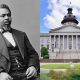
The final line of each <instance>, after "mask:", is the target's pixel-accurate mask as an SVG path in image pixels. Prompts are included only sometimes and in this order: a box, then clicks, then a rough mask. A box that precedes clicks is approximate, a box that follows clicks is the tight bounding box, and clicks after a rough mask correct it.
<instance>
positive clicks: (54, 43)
mask: <svg viewBox="0 0 80 80" xmlns="http://www.w3.org/2000/svg"><path fill="white" fill-rule="evenodd" d="M55 37H56V36H55V35H54V49H55Z"/></svg>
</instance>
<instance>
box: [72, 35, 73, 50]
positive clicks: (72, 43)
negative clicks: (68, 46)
mask: <svg viewBox="0 0 80 80" xmlns="http://www.w3.org/2000/svg"><path fill="white" fill-rule="evenodd" d="M72 49H73V35H72Z"/></svg>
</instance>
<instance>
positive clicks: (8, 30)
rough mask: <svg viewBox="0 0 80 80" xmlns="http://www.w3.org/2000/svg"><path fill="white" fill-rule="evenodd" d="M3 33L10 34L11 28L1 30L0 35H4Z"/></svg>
mask: <svg viewBox="0 0 80 80" xmlns="http://www.w3.org/2000/svg"><path fill="white" fill-rule="evenodd" d="M5 32H10V33H11V32H12V29H11V28H9V29H7V30H4V29H1V33H5Z"/></svg>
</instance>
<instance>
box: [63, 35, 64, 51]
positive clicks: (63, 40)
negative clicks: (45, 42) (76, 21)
mask: <svg viewBox="0 0 80 80" xmlns="http://www.w3.org/2000/svg"><path fill="white" fill-rule="evenodd" d="M63 50H64V35H63Z"/></svg>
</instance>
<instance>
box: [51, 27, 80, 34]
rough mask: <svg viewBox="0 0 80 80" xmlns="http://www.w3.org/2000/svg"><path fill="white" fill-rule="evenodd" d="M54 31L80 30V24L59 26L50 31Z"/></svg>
mask: <svg viewBox="0 0 80 80" xmlns="http://www.w3.org/2000/svg"><path fill="white" fill-rule="evenodd" d="M52 32H80V27H79V26H65V27H59V28H56V29H53V30H51V31H50V33H52Z"/></svg>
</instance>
